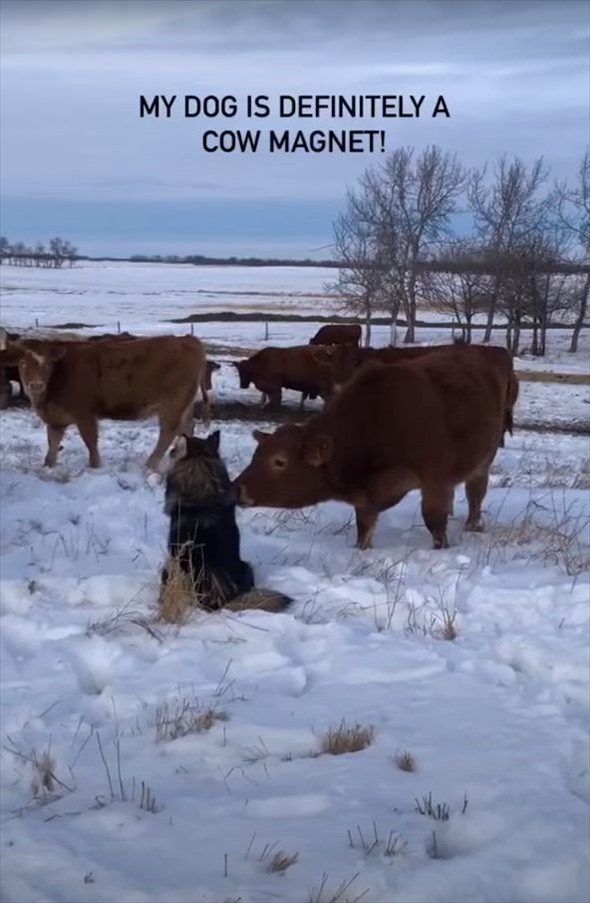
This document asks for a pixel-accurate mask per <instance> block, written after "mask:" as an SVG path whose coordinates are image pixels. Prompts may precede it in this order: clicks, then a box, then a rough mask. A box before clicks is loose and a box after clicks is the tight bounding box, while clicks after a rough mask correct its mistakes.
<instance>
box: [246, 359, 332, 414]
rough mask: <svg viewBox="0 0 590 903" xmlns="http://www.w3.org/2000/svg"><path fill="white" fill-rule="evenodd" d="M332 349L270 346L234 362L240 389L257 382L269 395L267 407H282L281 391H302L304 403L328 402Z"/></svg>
mask: <svg viewBox="0 0 590 903" xmlns="http://www.w3.org/2000/svg"><path fill="white" fill-rule="evenodd" d="M332 355H333V349H332V348H325V347H321V346H320V347H310V346H309V345H295V346H293V347H291V348H276V347H268V348H263V349H262V350H261V351H257V352H256V354H253V355H252V357H249V358H248V359H247V360H244V361H238V362H234V367H236V369H237V371H238V373H239V375H240V388H241V389H247V388H248V386H249V385H250V383H254V385H255V386H256V388H257V389H259V390H260V392H262V393H263V394H264V395H266V396H268V405H269V407H271V408H277V407H280V405H281V399H282V390H283V389H293V390H294V391H295V392H301V404H300V407H301V408H303V404H304V402H305V399H306V398H308V397H309V398H317V396H318V395H320V396H321V397H322V398H324V399H326V398H328V397H329V396H330V395H331V394H332V387H333V379H332V363H331V362H332Z"/></svg>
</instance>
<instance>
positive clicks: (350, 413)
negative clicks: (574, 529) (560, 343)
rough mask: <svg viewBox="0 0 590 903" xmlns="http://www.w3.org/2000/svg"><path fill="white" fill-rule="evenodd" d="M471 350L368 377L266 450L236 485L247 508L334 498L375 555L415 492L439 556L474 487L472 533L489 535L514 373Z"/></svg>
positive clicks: (284, 430) (268, 439) (267, 437)
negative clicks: (392, 519)
mask: <svg viewBox="0 0 590 903" xmlns="http://www.w3.org/2000/svg"><path fill="white" fill-rule="evenodd" d="M498 351H503V353H504V366H503V368H500V366H499V364H498V362H492V361H491V360H489V359H488V358H486V357H484V356H482V355H481V354H479V352H478V351H477V350H476V349H474V348H471V347H470V346H465V347H464V348H456V349H455V351H454V352H449V353H448V354H446V355H445V354H439V355H435V354H432V355H425V356H423V357H421V358H415V359H414V360H408V361H405V362H403V363H399V364H394V365H390V366H387V365H384V364H372V365H371V366H367V367H366V368H364V369H363V370H362V371H360V372H359V373H358V374H357V375H356V376H355V377H354V378H353V379H352V380H351V381H350V382H349V383H348V384H347V385H346V386H344V387H343V389H342V390H341V392H340V394H338V395H336V396H335V397H334V398H333V400H332V401H331V402H330V404H329V405H328V406H327V407H326V410H325V411H324V412H323V413H321V414H317V415H316V416H315V417H312V418H311V419H310V420H309V421H308V422H307V423H305V424H304V425H303V426H294V425H291V424H289V425H287V426H282V427H280V428H279V429H277V430H276V431H275V432H274V433H272V434H266V433H262V432H260V431H255V433H254V437H255V438H256V440H257V442H258V443H259V445H258V448H257V449H256V452H255V453H254V456H253V458H252V461H251V463H250V464H249V466H248V467H246V468H245V470H244V471H243V472H242V473H241V474H240V475H239V477H238V478H237V480H236V489H237V494H238V499H239V503H240V504H241V505H243V506H250V505H259V506H265V507H272V508H302V507H305V506H307V505H314V504H317V503H319V502H324V501H328V500H330V499H334V500H339V501H343V502H348V503H349V504H351V505H353V506H354V508H355V511H356V523H357V535H358V547H359V548H361V549H366V548H369V547H370V545H371V540H372V536H373V533H374V530H375V525H376V522H377V518H378V515H379V513H380V512H381V511H384V510H386V509H387V508H391V507H392V506H394V505H396V504H397V503H398V502H399V501H400V500H401V499H402V498H403V497H404V496H405V495H406V494H407V493H408V492H410V491H411V490H412V489H420V491H421V494H422V516H423V518H424V523H425V524H426V526H427V528H428V530H429V531H430V533H431V534H432V539H433V545H434V548H435V549H440V548H444V547H447V546H448V541H447V532H446V528H447V519H448V515H449V513H450V510H451V507H452V500H453V488H454V487H455V486H456V485H458V484H460V483H465V488H466V493H467V499H468V503H469V515H468V518H467V524H466V529H468V530H481V529H482V522H481V504H482V501H483V498H484V496H485V493H486V491H487V485H488V474H489V469H490V465H491V463H492V461H493V459H494V456H495V454H496V452H497V450H498V446H499V445H500V440H501V438H502V432H503V430H504V425H505V411H506V406H507V399H508V398H509V397H510V392H511V386H512V379H513V368H512V360H511V358H510V355H509V354H508V353H507V352H506V351H504V349H498Z"/></svg>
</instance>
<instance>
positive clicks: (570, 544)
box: [479, 490, 590, 577]
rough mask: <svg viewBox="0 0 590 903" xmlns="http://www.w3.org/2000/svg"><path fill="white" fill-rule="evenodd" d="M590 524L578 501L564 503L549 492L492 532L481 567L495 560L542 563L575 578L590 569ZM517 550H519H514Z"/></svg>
mask: <svg viewBox="0 0 590 903" xmlns="http://www.w3.org/2000/svg"><path fill="white" fill-rule="evenodd" d="M589 540H590V521H589V520H588V516H587V515H586V514H584V513H583V512H580V510H579V508H578V506H577V505H576V503H575V502H570V503H569V504H568V503H566V502H565V499H564V500H563V502H562V504H559V502H558V501H557V500H556V498H555V492H554V491H553V490H549V492H548V493H547V494H546V495H543V496H537V497H535V498H532V497H531V498H530V499H529V501H528V503H527V505H526V507H525V509H524V510H523V511H522V512H521V513H520V514H519V515H517V517H515V518H514V519H513V520H512V521H511V522H510V523H508V524H502V525H499V524H498V525H496V526H494V528H493V531H491V532H490V534H489V538H488V541H487V544H486V548H485V550H483V549H482V556H480V562H479V563H480V564H489V562H490V560H491V559H492V558H493V557H496V556H497V557H498V558H499V560H500V561H502V562H503V563H505V562H507V561H509V560H512V559H516V558H519V559H525V560H526V561H527V562H534V561H540V562H542V563H543V564H549V565H554V566H556V567H558V568H559V569H560V570H561V571H562V572H563V573H565V574H566V575H567V576H570V577H575V576H577V575H578V574H581V573H583V572H585V571H587V570H588V569H590V548H589ZM515 549H516V551H515Z"/></svg>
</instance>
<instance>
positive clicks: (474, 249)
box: [420, 239, 492, 342]
mask: <svg viewBox="0 0 590 903" xmlns="http://www.w3.org/2000/svg"><path fill="white" fill-rule="evenodd" d="M434 264H435V266H434V267H433V268H432V269H430V268H429V269H427V270H426V271H425V272H424V273H423V274H422V275H421V277H420V278H421V283H422V286H423V290H424V294H425V295H427V296H428V298H429V300H430V301H431V302H432V303H433V304H434V306H435V308H436V309H437V310H439V311H441V312H443V313H446V314H451V316H452V317H453V319H454V320H455V321H456V322H457V325H458V326H459V328H460V329H461V338H462V339H464V340H465V341H466V342H471V340H472V338H473V334H472V330H473V318H474V316H475V315H476V314H477V313H480V312H482V311H486V310H487V309H488V302H489V297H490V291H491V286H492V280H491V278H490V276H489V275H488V274H487V272H485V269H484V268H483V265H484V261H483V260H482V259H481V252H480V249H479V247H478V246H477V245H475V244H473V242H472V241H470V240H468V239H460V240H457V241H454V242H449V243H448V245H447V246H446V247H445V249H444V251H442V252H440V254H439V255H438V256H437V257H436V258H435V259H434Z"/></svg>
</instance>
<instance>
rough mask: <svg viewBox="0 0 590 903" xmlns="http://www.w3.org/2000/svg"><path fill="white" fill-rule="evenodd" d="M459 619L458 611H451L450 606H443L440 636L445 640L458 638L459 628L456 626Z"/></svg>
mask: <svg viewBox="0 0 590 903" xmlns="http://www.w3.org/2000/svg"><path fill="white" fill-rule="evenodd" d="M456 620H457V612H456V611H455V610H454V609H453V611H449V609H448V608H445V607H442V606H441V610H440V622H441V626H440V636H441V637H442V638H443V640H449V641H452V640H456V639H457V628H456V626H455V622H456Z"/></svg>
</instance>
